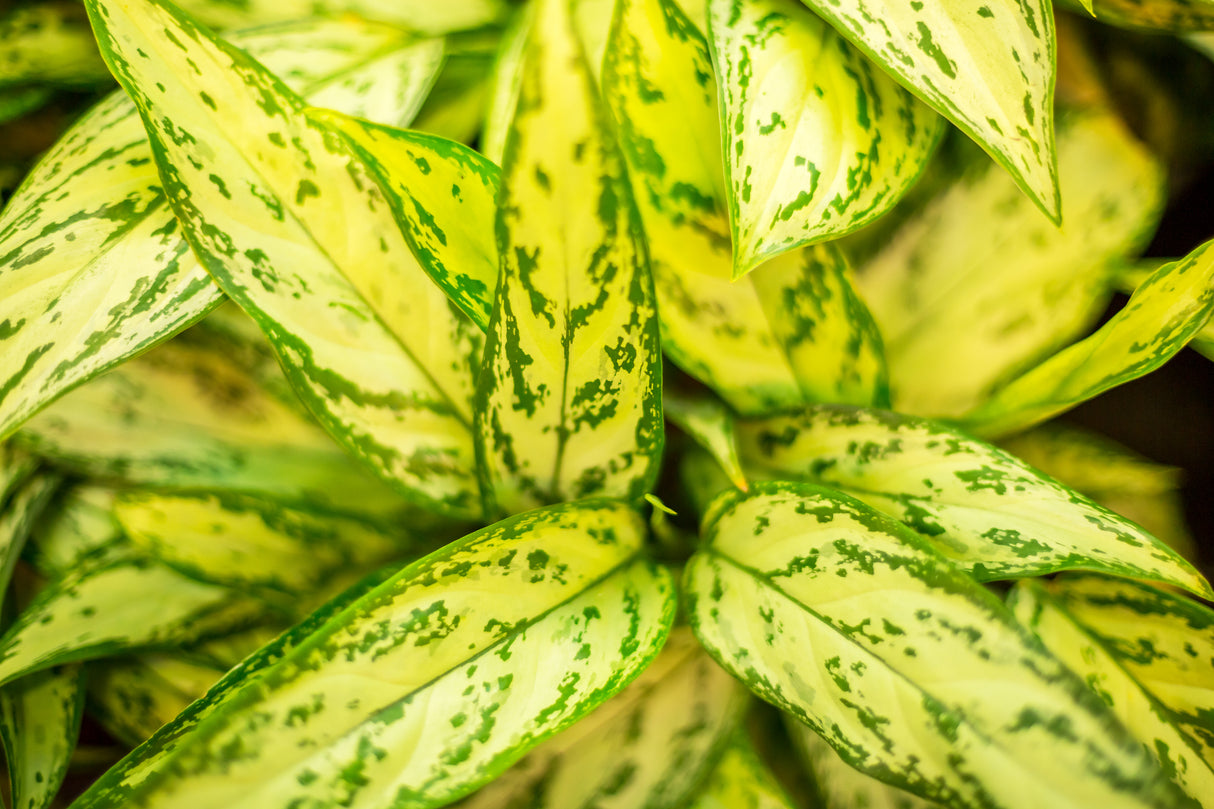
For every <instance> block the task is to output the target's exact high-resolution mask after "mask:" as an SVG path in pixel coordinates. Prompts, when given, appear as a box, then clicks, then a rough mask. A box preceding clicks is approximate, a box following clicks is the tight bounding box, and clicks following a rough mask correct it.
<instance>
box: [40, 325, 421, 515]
mask: <svg viewBox="0 0 1214 809" xmlns="http://www.w3.org/2000/svg"><path fill="white" fill-rule="evenodd" d="M189 336H190V338H191V339H190V340H189V341H187V340H184V339H181V338H179V339H178V340H175V341H173V342H171V343H168V344H166V345H163V346H161V347H159V348H157V349H156V350H154V351H152V352H149V353H148V354H145V355H144V356H142V357H139V358H137V359H134V360H131V361H129V362H126V363H124V364H123V365H121V366H120V367H118V368H116V369H114V370H113V371H110V372H109V373H108V374H106V375H104V376H102V377H100V378H98V379H95V380H93V381H92V382H90V383H89V384H87V385H84V386H82V387H80V388H78V389H77V390H75V391H73V392H72V393H70V394H68V395H67V396H65V397H64V398H63V399H61V400H60V401H59V402H56V403H55V404H54V405H53V406H51V407H50V408H48V409H47V410H46V411H44V412H43V413H40V414H39V415H37V416H35V417H34V418H33V419H31V420H30V421H29V422H28V423H27V424H26V426H25V428H24V429H23V430H22V431H21V432H20V433H19V434H18V439H17V440H18V441H19V442H20V443H22V444H23V445H24V446H27V447H29V448H31V449H32V450H33V451H35V452H38V453H41V454H43V455H46V456H47V457H49V458H51V459H53V460H54V461H55V463H57V464H60V465H62V466H65V467H67V468H68V469H70V470H73V471H76V472H81V473H84V474H87V475H89V476H92V477H99V478H104V479H111V480H115V479H116V480H121V481H123V482H127V483H137V484H144V485H150V486H156V487H162V488H173V489H181V488H198V489H219V490H229V491H238V492H247V493H253V494H259V495H263V496H266V497H270V498H273V499H277V500H282V501H284V502H287V503H292V504H297V505H304V506H309V507H313V508H319V509H322V510H331V511H336V512H339V513H353V514H359V515H366V516H368V517H372V518H375V519H379V520H392V519H395V518H397V517H398V516H399V515H401V513H402V510H403V509H405V508H407V506H406V504H405V501H404V500H402V499H401V498H400V497H399V496H398V495H397V494H396V493H395V492H393V491H392V490H391V489H389V488H388V487H387V486H385V485H384V484H382V483H381V482H380V481H379V480H378V479H377V478H375V477H374V476H372V475H371V474H369V473H367V472H365V471H364V469H363V467H362V465H361V464H358V463H356V462H355V461H354V459H352V458H350V457H349V456H348V455H347V454H346V453H344V452H342V451H341V449H340V448H339V447H338V446H337V445H336V444H334V443H333V442H332V441H331V440H330V439H329V437H328V436H327V435H325V434H324V433H323V432H322V431H321V430H319V429H318V428H317V427H316V426H315V425H314V424H312V423H310V422H309V421H307V420H305V419H304V418H302V417H301V416H300V415H298V414H297V413H296V411H295V409H294V408H292V407H289V406H287V405H285V404H283V403H282V402H280V401H278V400H277V399H276V398H275V397H274V396H272V395H270V394H269V393H267V392H266V390H264V389H263V388H262V386H260V385H259V384H258V382H257V381H256V380H255V379H254V378H252V376H251V375H250V374H248V373H246V372H245V371H244V370H242V369H241V368H239V367H237V366H235V365H233V364H232V363H231V362H230V361H229V359H228V356H229V355H228V351H229V350H230V346H229V345H228V344H226V343H223V342H218V343H209V342H207V340H206V338H205V336H204V335H202V334H201V333H200V334H198V335H197V339H193V338H195V333H194V332H191V333H190V335H189Z"/></svg>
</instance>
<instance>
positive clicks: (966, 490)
mask: <svg viewBox="0 0 1214 809" xmlns="http://www.w3.org/2000/svg"><path fill="white" fill-rule="evenodd" d="M739 443H740V449H741V453H742V460H743V463H745V464H747V465H748V466H747V468H748V469H749V470H750V471H752V474H755V475H757V474H759V473H760V472H761V471H765V472H766V473H767V475H769V476H774V477H782V478H790V479H794V480H797V479H803V480H809V481H813V482H816V483H821V484H823V485H826V486H831V487H833V488H836V489H839V490H840V491H843V492H846V493H848V494H850V495H852V496H854V497H858V498H860V499H861V500H863V501H865V502H866V503H868V504H869V505H871V506H873V507H875V508H878V509H881V510H882V511H884V512H886V513H887V514H890V515H892V516H894V517H896V518H897V519H899V520H901V521H902V522H903V523H905V524H906V525H908V526H910V527H911V528H913V529H914V530H915V531H917V532H918V533H919V534H922V535H923V536H924V537H927V538H929V539H930V540H931V542H932V544H933V545H934V546H935V547H936V549H937V550H938V551H939V552H940V553H942V554H944V555H945V556H946V557H948V558H949V559H951V560H952V561H953V562H954V563H956V564H958V565H960V566H962V567H964V568H965V569H966V570H967V571H968V572H969V573H970V574H971V575H972V576H974V577H975V578H977V579H978V580H980V581H991V580H995V579H1004V578H1021V577H1024V576H1035V575H1041V574H1043V573H1051V572H1054V571H1058V570H1071V569H1082V570H1097V571H1103V572H1106V573H1112V574H1116V575H1121V576H1133V577H1137V578H1144V579H1151V580H1154V581H1161V582H1167V583H1169V584H1173V585H1176V586H1177V587H1183V588H1185V589H1187V590H1190V591H1191V592H1194V593H1198V594H1199V595H1202V596H1209V595H1214V590H1212V589H1211V588H1210V584H1209V583H1208V582H1207V581H1206V580H1205V578H1204V577H1202V575H1201V574H1200V573H1198V572H1197V571H1196V570H1195V569H1194V568H1193V566H1192V565H1190V564H1189V563H1188V562H1187V561H1185V560H1184V559H1182V558H1181V557H1180V556H1179V555H1178V554H1177V553H1176V552H1175V551H1173V550H1172V549H1170V548H1169V547H1168V546H1166V545H1164V544H1163V543H1162V542H1160V541H1159V540H1157V539H1156V538H1155V537H1153V536H1151V535H1150V534H1148V533H1147V532H1146V531H1144V530H1143V529H1142V528H1140V527H1139V526H1137V525H1135V524H1134V523H1132V522H1130V521H1129V520H1127V519H1125V518H1124V517H1120V516H1118V515H1116V514H1114V513H1113V512H1111V511H1109V510H1108V509H1105V508H1102V507H1101V506H1099V505H1097V504H1096V503H1093V502H1092V501H1091V500H1089V499H1087V498H1086V497H1083V496H1082V495H1080V494H1078V493H1076V492H1073V491H1071V490H1070V489H1067V488H1066V487H1065V486H1063V485H1061V484H1059V483H1058V482H1057V481H1055V480H1052V479H1050V478H1048V477H1046V476H1045V475H1042V474H1041V473H1040V472H1037V471H1036V470H1034V469H1032V468H1030V467H1029V466H1027V465H1025V464H1024V463H1023V462H1022V461H1020V460H1018V459H1017V458H1014V457H1012V456H1011V455H1008V454H1007V453H1006V452H1003V451H1002V450H999V449H996V448H995V447H993V446H991V445H989V444H986V443H983V442H981V441H978V440H976V439H973V438H970V437H968V436H966V435H965V434H963V433H959V432H957V431H956V430H954V429H952V428H949V427H946V426H944V425H942V424H938V423H935V422H931V421H927V420H925V419H918V418H914V417H912V416H902V415H898V414H895V413H889V412H886V411H882V410H861V409H859V408H843V407H817V408H810V409H807V410H805V411H803V412H801V413H797V414H793V415H788V416H779V417H774V418H771V419H766V420H762V421H749V422H741V423H739ZM752 464H753V466H750V465H752Z"/></svg>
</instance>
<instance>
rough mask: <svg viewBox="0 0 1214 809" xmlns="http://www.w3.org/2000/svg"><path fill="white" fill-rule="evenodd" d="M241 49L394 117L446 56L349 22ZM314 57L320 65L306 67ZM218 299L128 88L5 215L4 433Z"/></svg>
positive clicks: (0, 279) (0, 228)
mask: <svg viewBox="0 0 1214 809" xmlns="http://www.w3.org/2000/svg"><path fill="white" fill-rule="evenodd" d="M233 41H234V42H236V43H237V44H244V45H248V46H249V47H250V48H251V49H252V50H254V51H255V52H256V53H257V55H258V58H259V59H262V60H263V61H264V62H265V63H266V64H267V65H268V66H269V67H270V68H271V69H277V68H279V67H281V68H282V69H283V71H284V72H286V73H287V74H288V81H293V80H295V79H296V78H298V79H300V80H301V81H304V84H301V85H296V87H295V89H297V90H299V91H300V92H302V93H304V94H305V95H309V94H311V93H313V92H314V93H315V94H316V96H317V98H323V99H324V100H325V101H326V103H330V104H337V105H340V106H339V108H340V109H342V110H343V111H349V112H360V113H368V114H370V113H374V114H376V115H383V116H384V117H385V118H386V119H387V120H390V121H393V122H403V121H405V120H406V119H407V116H408V114H409V113H410V111H411V110H415V109H416V108H417V105H418V103H420V97H424V95H425V91H426V89H427V87H428V86H429V82H428V79H427V78H426V77H425V75H424V72H425V70H426V69H433V70H437V62H436V57H437V56H441V53H436V48H441V46H436V45H435V43H434V42H428V43H427V42H421V43H419V42H418V41H417V40H416V39H415V38H413V37H411V36H408V35H405V34H402V33H401V32H400V31H399V30H395V29H389V28H385V27H384V26H379V25H372V24H369V23H363V22H357V21H352V20H342V21H318V20H306V21H303V22H299V23H296V24H293V25H285V26H275V27H274V28H273V29H271V30H269V31H265V32H252V33H250V34H247V35H237V36H236V37H234V40H233ZM280 42H281V43H282V46H283V50H281V51H279V50H277V48H276V44H277V43H280ZM304 51H306V52H307V53H308V55H309V58H310V59H311V61H312V63H313V67H312V69H310V70H301V69H300V67H299V63H300V61H301V56H300V54H301V53H302V52H304ZM280 54H281V56H280ZM280 58H281V63H279V61H278V60H279V59H280ZM326 71H327V72H326ZM346 80H350V81H353V82H355V83H354V84H346V83H345V82H346ZM387 91H391V92H397V93H398V95H396V96H395V97H389V95H388V92H387ZM419 94H420V95H419ZM220 300H222V295H221V293H220V292H219V289H218V288H217V287H216V286H215V284H214V282H213V281H212V280H211V278H210V277H209V276H208V275H207V273H206V271H205V270H203V269H202V267H201V266H199V264H198V262H197V261H196V260H195V258H194V255H193V254H192V253H191V252H190V247H189V245H188V244H187V243H186V242H185V240H184V239H183V238H182V236H181V232H180V229H179V227H178V224H177V221H176V220H175V219H174V217H173V213H172V211H171V210H169V208H168V206H167V205H166V204H165V200H164V195H163V193H162V191H161V181H160V178H159V177H158V176H157V174H156V167H155V166H154V165H153V163H152V156H151V152H150V150H149V147H148V144H147V133H146V132H145V131H144V129H143V126H142V123H141V122H140V119H139V116H138V115H137V114H136V113H135V109H134V106H133V105H132V104H131V102H130V100H129V99H127V97H126V96H125V95H124V94H122V93H121V92H119V93H115V94H113V95H111V96H109V97H108V98H106V99H105V100H104V101H102V102H101V103H100V104H99V105H98V106H96V107H94V108H93V109H92V110H90V111H89V112H87V113H86V114H85V115H84V116H83V117H82V118H81V120H80V121H79V122H78V123H77V124H76V125H75V126H73V127H72V128H71V129H70V130H68V132H67V133H66V134H65V135H64V136H63V137H62V138H61V139H60V140H59V142H58V143H57V144H56V145H55V146H53V147H52V148H51V149H50V151H49V152H48V153H47V154H46V156H45V157H43V159H42V160H41V161H40V162H39V163H38V165H36V166H35V167H34V169H33V170H32V172H31V173H30V174H29V176H28V177H27V178H26V180H25V182H24V183H23V184H22V187H21V188H20V189H19V190H18V191H17V192H16V193H15V194H14V195H13V198H12V199H11V200H10V201H9V204H8V206H7V207H6V208H5V210H4V212H3V214H0V347H2V348H0V436H5V435H8V434H9V433H11V432H12V431H13V430H14V429H15V428H16V427H17V426H18V425H20V424H21V423H22V422H23V421H25V420H26V419H27V418H29V417H30V416H31V415H33V414H34V413H35V412H37V411H38V410H40V409H41V408H42V407H44V406H46V405H47V404H48V403H50V402H51V401H53V400H55V399H56V398H58V397H59V396H61V395H62V394H64V393H66V392H67V391H69V390H71V389H72V388H74V387H76V386H77V385H80V384H81V383H83V382H86V381H88V380H89V379H92V378H94V377H96V376H98V375H99V374H101V373H103V372H104V371H106V370H108V369H109V368H112V367H114V366H116V365H118V364H120V363H121V362H123V361H124V360H126V359H129V358H130V357H133V356H135V355H137V354H140V353H142V352H143V351H146V350H147V349H149V348H151V347H152V346H154V345H156V344H158V343H160V342H162V341H163V340H165V339H167V338H168V337H170V336H171V335H173V334H175V333H177V332H179V331H181V330H182V329H184V328H185V327H187V326H188V325H190V324H191V323H194V322H196V321H197V320H199V319H200V318H202V317H203V316H204V315H206V314H207V313H208V312H209V311H211V310H212V309H214V308H215V307H216V306H217V305H218V304H219V302H220Z"/></svg>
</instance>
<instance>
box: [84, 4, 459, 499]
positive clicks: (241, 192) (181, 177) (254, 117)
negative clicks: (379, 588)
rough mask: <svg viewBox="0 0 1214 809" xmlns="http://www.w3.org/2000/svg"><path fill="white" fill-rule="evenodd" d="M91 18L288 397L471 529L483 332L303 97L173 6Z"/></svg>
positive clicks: (200, 237) (211, 266)
mask: <svg viewBox="0 0 1214 809" xmlns="http://www.w3.org/2000/svg"><path fill="white" fill-rule="evenodd" d="M88 8H89V13H90V15H91V16H92V19H93V23H94V27H95V30H96V32H97V36H98V41H99V42H100V44H101V49H102V54H103V55H104V56H105V58H106V60H107V62H108V63H109V64H110V68H111V70H112V71H113V72H114V74H115V76H116V77H117V78H118V80H119V83H120V84H122V85H123V88H124V89H125V90H126V91H127V93H128V94H129V95H130V96H131V98H132V100H133V101H134V102H135V106H136V108H137V109H138V110H139V112H140V116H141V117H142V118H143V119H144V122H145V127H146V128H147V130H148V133H149V137H150V139H151V142H152V151H153V155H154V156H155V158H156V162H157V167H158V170H159V172H160V174H161V179H162V181H163V183H164V186H165V190H166V194H167V196H168V199H169V202H170V204H171V205H172V207H173V210H174V213H175V214H176V215H177V217H178V220H179V221H180V222H181V223H182V230H183V232H184V235H185V237H186V239H187V240H188V241H189V242H190V244H191V246H192V247H193V248H194V251H195V253H196V255H198V257H199V260H200V261H201V262H202V263H203V264H204V265H205V266H206V268H207V270H208V272H210V273H211V274H212V276H213V277H215V279H216V281H217V282H218V283H219V285H220V286H221V287H222V288H223V290H224V292H225V293H226V294H227V295H228V296H229V297H231V298H232V299H233V300H235V301H236V302H237V303H239V304H240V306H241V308H243V309H245V311H247V312H249V313H250V314H252V315H253V316H254V319H255V320H257V321H258V323H259V324H260V325H261V327H262V328H263V329H264V330H265V331H266V333H267V335H268V336H269V337H270V340H271V342H272V343H273V344H274V347H275V351H276V352H277V353H278V356H279V359H280V361H281V362H282V363H283V366H284V368H285V369H286V372H287V377H288V379H290V380H291V382H292V384H293V385H294V387H295V389H296V391H297V392H298V393H299V395H300V398H301V399H302V400H303V401H304V403H305V404H307V406H308V407H309V409H310V410H312V412H313V413H314V414H315V415H316V417H317V418H318V420H319V421H320V422H321V423H322V424H323V425H324V426H325V427H326V429H328V430H329V432H330V433H331V434H332V435H334V437H335V438H337V439H338V441H340V442H341V443H342V444H343V446H344V447H345V448H346V449H347V450H349V451H350V452H352V453H353V454H354V455H355V456H356V457H358V458H359V459H361V460H362V461H363V462H365V463H366V464H367V465H368V466H369V467H370V468H372V469H373V470H375V471H376V473H378V474H379V475H380V476H382V477H383V478H384V479H385V480H387V481H389V482H390V483H392V484H394V485H395V486H396V487H397V488H398V489H399V490H400V491H401V492H402V493H404V494H406V495H407V496H409V497H411V498H414V499H416V500H417V501H418V502H419V503H422V504H424V505H426V506H427V507H429V508H432V509H434V510H436V511H442V512H445V513H450V514H452V515H459V516H472V515H474V514H476V513H477V512H478V503H477V498H476V491H475V477H474V472H473V466H474V459H473V447H472V436H471V434H470V424H471V387H472V378H471V369H472V366H473V364H474V357H475V356H476V354H477V349H478V340H477V339H476V337H477V335H476V333H475V330H474V329H472V328H471V327H470V325H469V324H467V322H466V321H465V320H463V319H462V318H461V317H460V315H459V313H458V311H457V310H455V309H454V308H452V307H451V306H450V305H449V304H448V302H447V300H446V298H445V297H444V296H443V294H442V291H441V290H439V289H438V288H437V287H435V286H434V285H433V284H432V283H430V281H429V279H427V278H426V276H425V274H424V273H423V272H422V270H421V268H420V267H419V266H418V265H417V262H416V260H415V259H414V258H413V256H412V253H411V252H410V250H409V249H408V246H407V245H406V243H405V242H404V238H403V236H402V234H401V232H400V229H399V228H398V227H397V225H396V223H395V221H394V219H393V218H392V215H391V211H390V210H389V209H388V208H387V206H386V205H385V204H384V201H383V199H382V196H381V195H380V193H379V191H378V189H377V187H376V186H375V184H374V183H373V182H372V181H371V180H370V178H368V177H367V176H366V172H365V169H364V168H362V166H361V164H360V163H359V162H358V161H357V160H355V159H354V158H353V156H352V154H351V153H350V151H349V149H348V147H346V146H345V145H344V142H343V141H341V139H340V138H338V137H336V136H335V135H333V134H332V133H328V132H327V131H325V130H324V129H323V128H321V127H319V126H318V125H316V124H312V123H310V122H309V121H308V119H307V118H306V116H304V114H303V109H304V102H303V101H302V99H300V98H299V97H298V96H296V95H295V94H294V93H292V92H291V91H290V90H288V89H287V88H286V87H285V86H284V85H282V84H281V83H280V82H279V81H278V80H277V79H276V78H275V77H274V76H273V75H272V74H270V73H268V72H267V71H266V70H265V69H264V68H262V67H261V66H260V65H259V64H258V63H256V62H255V61H253V60H251V59H250V58H249V57H248V56H247V55H245V54H244V53H243V52H242V51H239V50H237V49H236V48H234V47H233V46H231V45H229V44H228V43H227V42H225V41H223V40H220V39H217V38H216V37H215V36H214V35H213V34H211V33H210V32H209V31H206V30H205V29H202V28H199V27H197V25H196V23H194V22H192V21H191V20H189V19H187V18H185V17H182V16H180V14H179V12H178V11H176V10H174V8H173V7H171V6H169V5H164V4H162V3H160V2H158V0H154V1H148V0H131V1H130V2H119V1H118V0H114V2H101V0H97V2H90V3H89V6H88ZM166 32H168V33H167V34H166ZM170 34H171V35H170ZM233 118H237V119H239V120H240V122H241V126H240V128H239V129H238V130H233V129H232V127H231V126H230V124H229V122H230V121H231V120H233Z"/></svg>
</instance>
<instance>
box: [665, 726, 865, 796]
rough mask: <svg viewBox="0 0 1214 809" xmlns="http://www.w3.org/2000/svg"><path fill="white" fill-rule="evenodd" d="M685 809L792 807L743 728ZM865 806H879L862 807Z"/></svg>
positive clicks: (735, 734)
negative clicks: (701, 788)
mask: <svg viewBox="0 0 1214 809" xmlns="http://www.w3.org/2000/svg"><path fill="white" fill-rule="evenodd" d="M688 807H689V809H792V807H793V802H792V801H791V800H789V798H788V795H787V794H785V792H784V789H783V788H782V787H781V786H780V783H779V782H778V781H777V780H776V779H775V776H774V775H772V773H771V771H770V770H768V769H767V766H766V765H765V764H764V763H763V762H762V760H760V759H759V755H758V753H756V752H755V749H754V745H753V744H751V742H750V739H749V737H747V735H746V732H745V731H742V730H739V731H737V732H736V733H734V736H733V740H732V741H731V742H730V744H729V747H727V748H725V753H724V754H723V755H722V756H721V760H720V761H718V762H717V766H716V768H715V769H713V771H712V774H711V775H710V776H709V777H708V782H707V783H706V784H705V785H704V789H703V790H702V791H701V792H700V794H699V795H697V796H696V797H695V800H693V801H692V802H691V803H690V804H688ZM865 809H879V808H878V807H865Z"/></svg>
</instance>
